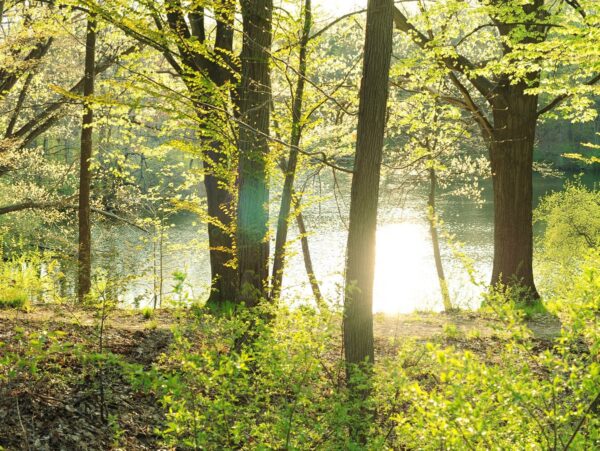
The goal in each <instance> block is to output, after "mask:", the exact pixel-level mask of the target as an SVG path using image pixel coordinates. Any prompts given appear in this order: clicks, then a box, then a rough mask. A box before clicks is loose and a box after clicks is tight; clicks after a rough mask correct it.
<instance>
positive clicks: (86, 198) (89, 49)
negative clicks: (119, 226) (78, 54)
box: [77, 16, 96, 302]
mask: <svg viewBox="0 0 600 451" xmlns="http://www.w3.org/2000/svg"><path fill="white" fill-rule="evenodd" d="M95 66H96V19H95V17H94V16H90V17H89V18H88V22H87V31H86V39H85V69H84V81H83V97H84V100H83V101H84V107H83V108H84V110H83V111H84V112H83V119H82V122H81V156H80V166H79V209H78V216H79V254H78V270H79V284H78V291H77V293H78V299H79V302H83V300H84V299H85V296H87V295H88V294H89V292H90V289H91V285H92V231H91V217H90V185H91V173H90V164H91V160H92V151H93V145H94V143H93V136H92V135H93V131H94V130H93V123H94V111H93V109H92V105H91V102H92V96H93V95H94V84H95Z"/></svg>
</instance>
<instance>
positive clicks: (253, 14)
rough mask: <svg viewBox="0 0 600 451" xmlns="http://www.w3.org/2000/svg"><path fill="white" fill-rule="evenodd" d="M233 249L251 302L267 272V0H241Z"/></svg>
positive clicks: (243, 292)
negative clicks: (240, 62) (238, 123)
mask: <svg viewBox="0 0 600 451" xmlns="http://www.w3.org/2000/svg"><path fill="white" fill-rule="evenodd" d="M241 3H242V16H243V22H244V24H243V29H244V38H243V45H242V54H241V61H242V75H241V87H240V120H241V122H242V125H241V126H240V136H239V151H240V156H239V158H240V161H239V191H238V192H239V198H238V205H237V211H238V216H237V251H238V271H239V273H238V274H239V282H240V285H239V287H240V290H239V291H240V293H239V297H238V299H239V301H240V302H244V303H246V304H247V305H249V306H253V305H256V304H257V303H258V302H259V300H260V299H261V298H264V297H266V295H267V285H268V277H269V268H268V264H269V237H268V220H269V187H268V174H267V158H268V154H269V142H268V136H269V118H270V98H271V80H270V78H271V77H270V68H269V59H270V51H271V39H272V37H271V31H272V22H271V20H272V14H273V1H272V0H243V1H242V2H241Z"/></svg>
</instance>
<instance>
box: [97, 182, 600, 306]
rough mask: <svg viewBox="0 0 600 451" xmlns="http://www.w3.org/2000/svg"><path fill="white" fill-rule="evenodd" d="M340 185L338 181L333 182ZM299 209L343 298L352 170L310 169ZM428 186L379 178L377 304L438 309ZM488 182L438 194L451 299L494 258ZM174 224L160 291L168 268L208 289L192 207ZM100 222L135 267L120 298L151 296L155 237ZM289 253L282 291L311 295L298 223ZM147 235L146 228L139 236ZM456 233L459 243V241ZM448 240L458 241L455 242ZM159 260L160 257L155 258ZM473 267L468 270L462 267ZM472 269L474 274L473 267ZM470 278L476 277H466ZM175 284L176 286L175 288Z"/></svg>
mask: <svg viewBox="0 0 600 451" xmlns="http://www.w3.org/2000/svg"><path fill="white" fill-rule="evenodd" d="M597 180H599V177H598V175H592V174H588V175H586V176H585V179H584V182H585V183H586V184H587V185H589V186H592V185H593V184H594V183H595V181H597ZM563 184H564V179H559V178H554V177H545V178H544V177H541V176H537V175H536V176H535V177H534V197H535V204H537V203H538V201H539V199H540V198H541V197H542V196H543V195H544V194H546V193H548V192H551V191H556V190H560V189H562V187H563ZM335 186H338V187H339V189H337V188H336V189H334V187H335ZM308 187H309V191H310V192H311V193H312V195H311V196H307V197H306V200H307V202H308V204H307V207H306V208H305V210H304V215H305V221H306V224H307V228H308V231H309V234H310V236H309V244H310V249H311V253H312V258H313V265H314V269H315V273H316V276H317V279H318V280H319V283H320V285H321V290H322V292H323V294H324V296H325V298H326V299H327V300H328V301H329V302H341V300H342V296H341V293H342V288H341V287H342V282H343V268H344V258H345V247H346V238H347V228H346V218H347V212H348V199H349V180H348V179H347V178H345V179H344V178H342V177H339V178H338V180H337V185H336V184H334V181H333V179H325V178H322V179H321V180H320V181H317V180H316V179H315V180H314V181H313V182H312V183H310V184H309V185H308ZM426 193H427V189H426V187H416V188H414V189H411V190H410V191H407V190H406V189H401V188H399V187H395V186H393V185H391V184H389V183H384V186H383V187H382V193H381V194H382V195H381V199H382V202H381V206H380V219H379V226H378V231H377V260H376V276H375V292H374V311H375V312H386V313H407V312H412V311H415V310H441V309H442V303H441V297H440V291H439V285H438V280H437V274H436V271H435V266H434V261H433V251H432V246H431V239H430V236H429V228H428V223H427V217H426ZM491 196H492V193H491V183H489V182H488V183H486V184H484V191H483V203H477V202H475V201H471V200H468V199H464V198H459V197H455V196H450V195H443V194H442V195H440V197H439V199H438V212H439V214H440V216H441V219H442V220H443V223H444V224H443V226H442V227H443V230H444V231H445V232H447V233H449V234H451V235H453V236H454V239H453V240H452V242H453V243H455V244H456V246H458V249H459V250H460V251H461V252H462V253H464V255H465V256H466V257H467V259H469V260H471V261H473V262H474V263H473V265H472V266H470V265H469V264H465V259H464V258H461V257H459V256H458V255H457V254H456V252H455V251H453V250H452V249H451V246H449V245H448V241H447V240H445V239H441V247H442V257H443V261H444V266H445V271H446V277H447V279H448V285H449V290H450V294H451V298H452V301H453V303H454V304H455V305H457V306H460V307H477V306H478V305H479V303H480V301H481V297H480V294H481V291H482V290H483V289H484V287H485V283H486V282H488V281H489V278H490V275H491V265H492V256H493V248H492V235H493V222H492V218H493V209H492V203H491ZM278 202H279V199H277V198H274V199H272V208H273V210H272V216H275V214H276V211H277V209H278ZM172 223H173V227H172V228H171V229H170V230H169V232H168V238H167V239H165V240H164V245H163V265H162V267H163V277H164V283H163V292H164V296H165V299H166V298H167V297H178V295H177V294H176V293H174V289H173V286H174V284H175V282H174V278H173V277H172V274H173V273H174V272H175V271H179V272H181V273H184V274H185V275H186V279H185V283H184V290H183V292H184V293H185V295H187V296H188V297H190V298H198V299H202V298H204V297H205V296H206V293H207V291H208V286H209V280H210V272H209V266H208V251H207V243H206V232H205V226H203V225H202V224H199V223H197V224H196V223H195V219H194V218H193V217H191V216H189V215H181V216H178V217H176V218H174V219H172ZM115 232H118V233H119V234H121V236H123V232H124V229H123V228H122V227H119V228H118V229H117V230H114V229H113V233H109V232H108V231H103V232H101V233H102V234H104V235H105V236H100V237H99V240H100V241H101V242H102V243H103V244H102V245H101V248H102V251H103V252H104V253H107V252H110V251H111V249H112V248H113V247H114V249H112V251H115V252H114V257H113V258H111V259H110V262H111V263H110V265H111V268H110V270H112V271H117V272H119V273H125V274H131V275H136V276H137V278H135V279H134V280H133V281H132V282H130V283H129V284H128V286H129V288H128V289H127V291H125V292H124V293H123V294H122V298H123V301H124V302H126V303H133V302H134V300H135V299H136V298H137V302H138V303H139V304H140V305H151V304H152V302H153V298H154V295H153V292H154V291H155V289H154V288H153V286H154V284H153V282H152V280H153V276H152V274H153V265H155V263H156V261H155V259H154V255H156V254H155V253H154V249H155V248H154V246H153V244H152V243H148V242H143V241H142V239H143V235H144V234H143V233H141V232H139V231H136V230H133V229H127V233H125V240H122V239H121V240H120V241H119V244H118V246H117V245H114V246H111V245H108V244H107V243H110V242H112V241H111V237H110V236H109V235H112V236H115V235H114V233H115ZM290 233H291V236H290V239H291V245H290V252H291V256H290V258H289V259H288V265H287V270H286V273H285V276H284V287H283V293H282V296H283V297H284V298H285V299H287V300H288V301H289V302H296V301H298V300H303V301H306V299H310V297H311V291H310V286H309V284H308V279H307V276H306V273H305V271H304V263H303V258H302V254H301V249H300V243H299V241H298V240H297V231H296V229H295V222H294V227H292V228H291V230H290ZM146 239H147V238H146ZM458 243H461V244H460V246H459V245H458ZM456 246H455V247H456ZM157 267H158V266H157ZM469 267H470V268H471V269H473V270H474V271H473V272H472V273H471V275H470V274H469V271H467V268H469ZM471 276H472V277H471ZM473 282H476V283H473ZM175 291H176V290H175Z"/></svg>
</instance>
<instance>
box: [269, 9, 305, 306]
mask: <svg viewBox="0 0 600 451" xmlns="http://www.w3.org/2000/svg"><path fill="white" fill-rule="evenodd" d="M303 10H304V24H303V27H302V35H301V37H300V43H299V50H300V52H299V53H300V55H299V62H298V80H297V81H296V90H295V92H294V96H293V105H292V132H291V136H290V153H289V157H288V160H287V165H285V168H284V170H285V180H284V182H283V191H282V193H281V206H280V208H279V218H278V221H277V235H276V238H275V256H274V261H273V290H272V297H273V298H276V297H277V296H279V291H280V290H281V282H282V279H283V269H284V265H285V244H286V242H287V234H288V228H289V220H290V218H291V216H290V211H291V207H292V195H293V191H294V179H295V177H296V166H297V165H298V146H299V145H300V139H301V137H302V106H303V102H304V85H305V83H306V57H307V47H308V40H309V39H310V30H311V25H312V3H311V0H306V2H305V3H304V8H303ZM298 224H299V225H300V224H301V223H300V222H299V223H298ZM303 245H304V243H303ZM306 255H308V254H307V253H306V252H305V258H306ZM309 278H311V279H313V278H314V275H312V274H309ZM311 284H313V281H312V280H311Z"/></svg>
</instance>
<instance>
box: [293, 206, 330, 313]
mask: <svg viewBox="0 0 600 451" xmlns="http://www.w3.org/2000/svg"><path fill="white" fill-rule="evenodd" d="M294 209H295V210H299V209H300V202H299V201H298V200H297V199H296V200H294ZM295 216H296V224H297V225H298V233H300V244H301V245H302V256H303V258H304V269H305V270H306V275H307V277H308V281H309V282H310V288H311V289H312V292H313V296H314V297H315V301H316V302H317V306H318V307H321V306H323V304H324V302H325V301H324V300H323V295H322V294H321V289H320V288H319V282H318V281H317V278H316V277H315V271H314V269H313V264H312V257H311V255H310V247H309V246H308V237H307V236H306V234H307V232H306V224H304V216H303V215H302V212H301V211H296V212H295Z"/></svg>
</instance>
